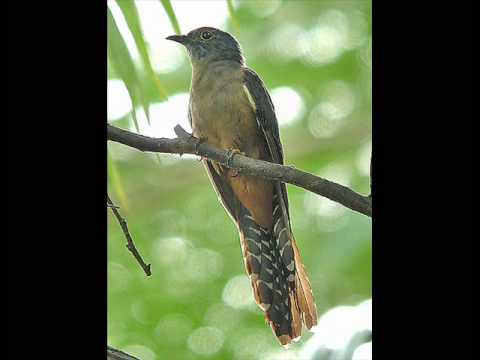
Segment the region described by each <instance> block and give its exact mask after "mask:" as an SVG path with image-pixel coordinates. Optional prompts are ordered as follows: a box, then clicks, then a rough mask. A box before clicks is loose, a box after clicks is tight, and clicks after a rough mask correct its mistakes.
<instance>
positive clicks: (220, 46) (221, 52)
mask: <svg viewBox="0 0 480 360" xmlns="http://www.w3.org/2000/svg"><path fill="white" fill-rule="evenodd" d="M167 39H168V40H173V41H176V42H178V43H180V44H182V45H184V46H185V47H186V48H187V50H188V54H189V55H190V60H191V61H192V65H194V66H195V65H197V64H208V63H210V62H213V61H220V60H230V61H234V62H238V63H239V64H240V65H243V63H244V58H243V55H242V50H241V48H240V45H239V43H238V41H237V40H236V39H235V38H234V37H233V36H232V35H230V34H229V33H227V32H225V31H222V30H219V29H215V28H212V27H201V28H198V29H195V30H192V31H190V32H189V33H188V34H187V35H172V36H169V37H167Z"/></svg>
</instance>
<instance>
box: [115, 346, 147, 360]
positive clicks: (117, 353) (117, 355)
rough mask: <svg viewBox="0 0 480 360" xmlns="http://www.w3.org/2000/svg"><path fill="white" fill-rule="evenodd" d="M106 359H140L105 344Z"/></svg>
mask: <svg viewBox="0 0 480 360" xmlns="http://www.w3.org/2000/svg"><path fill="white" fill-rule="evenodd" d="M107 360H140V359H139V358H136V357H134V356H132V355H129V354H127V353H124V352H123V351H120V350H117V349H115V348H113V347H111V346H107Z"/></svg>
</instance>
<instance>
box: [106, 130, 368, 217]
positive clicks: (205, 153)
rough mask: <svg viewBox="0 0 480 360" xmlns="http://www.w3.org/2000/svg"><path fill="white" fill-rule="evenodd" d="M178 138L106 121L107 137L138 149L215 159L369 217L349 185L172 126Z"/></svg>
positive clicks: (362, 198) (364, 201)
mask: <svg viewBox="0 0 480 360" xmlns="http://www.w3.org/2000/svg"><path fill="white" fill-rule="evenodd" d="M175 133H176V134H177V136H178V137H177V138H175V139H168V138H152V137H148V136H144V135H139V134H135V133H132V132H130V131H126V130H123V129H120V128H118V127H115V126H113V125H110V124H107V138H108V140H110V141H114V142H117V143H120V144H123V145H126V146H129V147H132V148H135V149H137V150H140V151H149V152H155V153H169V154H180V155H182V154H194V155H199V156H201V157H204V158H207V159H209V160H213V161H217V162H219V163H221V164H222V165H224V166H227V167H229V168H232V169H236V170H238V172H239V173H240V174H242V175H252V176H258V177H261V178H264V179H269V180H276V181H281V182H284V183H288V184H292V185H296V186H299V187H301V188H303V189H305V190H308V191H311V192H313V193H315V194H318V195H321V196H323V197H326V198H328V199H330V200H332V201H335V202H337V203H339V204H341V205H343V206H345V207H347V208H349V209H351V210H354V211H356V212H359V213H361V214H364V215H366V216H368V217H372V199H371V197H369V196H363V195H361V194H358V193H357V192H355V191H353V190H351V189H350V188H348V187H346V186H343V185H340V184H337V183H335V182H333V181H329V180H327V179H324V178H322V177H319V176H315V175H312V174H310V173H307V172H305V171H302V170H298V169H295V168H293V167H292V166H286V165H279V164H274V163H271V162H268V161H262V160H256V159H252V158H249V157H246V156H243V155H241V154H232V153H231V152H229V151H227V150H222V149H217V148H215V147H213V146H211V145H209V144H207V143H206V142H201V141H200V140H199V139H197V138H195V137H193V136H192V135H191V134H189V133H187V132H186V131H185V130H184V129H183V128H182V127H181V126H180V125H177V126H176V127H175Z"/></svg>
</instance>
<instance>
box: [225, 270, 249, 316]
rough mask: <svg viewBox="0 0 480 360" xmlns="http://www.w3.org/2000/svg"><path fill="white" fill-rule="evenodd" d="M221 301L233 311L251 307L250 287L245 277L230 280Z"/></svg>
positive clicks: (239, 276)
mask: <svg viewBox="0 0 480 360" xmlns="http://www.w3.org/2000/svg"><path fill="white" fill-rule="evenodd" d="M222 298H223V301H224V302H225V304H227V305H228V306H231V307H232V308H234V309H244V308H248V307H252V306H253V305H254V304H255V303H254V301H253V294H252V285H251V284H250V279H249V278H248V277H247V276H246V275H237V276H235V277H233V278H232V279H230V280H229V281H228V282H227V284H226V285H225V288H224V289H223V295H222Z"/></svg>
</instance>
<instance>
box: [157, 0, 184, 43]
mask: <svg viewBox="0 0 480 360" xmlns="http://www.w3.org/2000/svg"><path fill="white" fill-rule="evenodd" d="M160 1H161V3H162V5H163V8H164V9H165V12H166V13H167V15H168V18H169V19H170V23H171V24H172V27H173V30H175V33H176V34H177V35H180V34H181V33H182V32H181V31H180V25H179V24H178V20H177V16H176V15H175V11H173V7H172V3H171V2H170V0H160Z"/></svg>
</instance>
